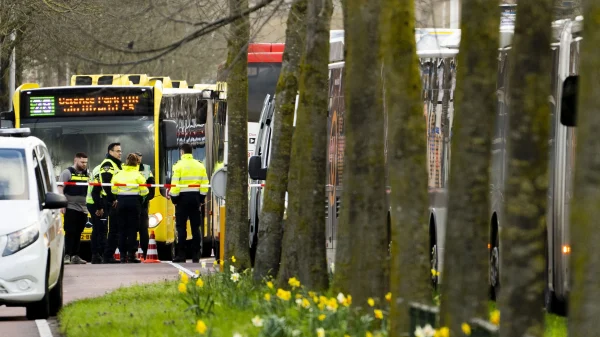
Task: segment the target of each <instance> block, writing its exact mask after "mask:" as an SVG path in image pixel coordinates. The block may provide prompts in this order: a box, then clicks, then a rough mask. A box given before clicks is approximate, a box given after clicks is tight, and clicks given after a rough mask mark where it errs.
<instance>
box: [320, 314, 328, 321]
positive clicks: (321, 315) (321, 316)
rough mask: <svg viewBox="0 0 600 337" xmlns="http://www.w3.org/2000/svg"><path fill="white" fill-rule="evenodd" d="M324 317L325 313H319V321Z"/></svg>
mask: <svg viewBox="0 0 600 337" xmlns="http://www.w3.org/2000/svg"><path fill="white" fill-rule="evenodd" d="M326 317H327V316H325V314H320V315H319V321H324V320H325V318H326Z"/></svg>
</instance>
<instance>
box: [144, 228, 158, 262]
mask: <svg viewBox="0 0 600 337" xmlns="http://www.w3.org/2000/svg"><path fill="white" fill-rule="evenodd" d="M144 263H160V261H159V260H158V250H157V249H156V238H155V237H154V231H152V232H151V233H150V241H149V242H148V251H147V252H146V260H144Z"/></svg>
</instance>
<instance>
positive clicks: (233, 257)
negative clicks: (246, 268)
mask: <svg viewBox="0 0 600 337" xmlns="http://www.w3.org/2000/svg"><path fill="white" fill-rule="evenodd" d="M231 262H233V263H235V256H233V255H232V256H231Z"/></svg>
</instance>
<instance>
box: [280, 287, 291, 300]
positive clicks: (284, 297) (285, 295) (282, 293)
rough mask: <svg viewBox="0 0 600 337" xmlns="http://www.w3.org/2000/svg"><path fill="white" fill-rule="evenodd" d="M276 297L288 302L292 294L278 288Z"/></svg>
mask: <svg viewBox="0 0 600 337" xmlns="http://www.w3.org/2000/svg"><path fill="white" fill-rule="evenodd" d="M277 297H279V298H280V299H282V300H284V301H289V300H290V298H292V293H291V292H290V291H287V290H283V289H281V288H279V289H277Z"/></svg>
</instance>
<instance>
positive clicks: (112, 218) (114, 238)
mask: <svg viewBox="0 0 600 337" xmlns="http://www.w3.org/2000/svg"><path fill="white" fill-rule="evenodd" d="M107 216H108V239H107V240H106V248H105V249H104V260H106V259H110V258H112V257H113V256H114V254H115V250H117V246H118V243H119V242H118V241H119V217H118V216H117V209H116V208H113V207H112V204H109V203H105V205H104V217H107ZM119 250H120V249H119ZM120 253H121V254H123V252H120Z"/></svg>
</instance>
